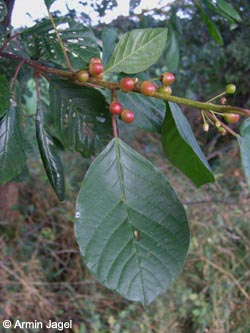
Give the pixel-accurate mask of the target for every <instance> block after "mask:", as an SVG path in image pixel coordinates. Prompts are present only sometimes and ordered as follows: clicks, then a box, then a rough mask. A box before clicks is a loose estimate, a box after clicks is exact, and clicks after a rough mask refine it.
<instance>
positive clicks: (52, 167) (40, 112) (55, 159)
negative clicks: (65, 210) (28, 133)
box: [36, 101, 65, 201]
mask: <svg viewBox="0 0 250 333" xmlns="http://www.w3.org/2000/svg"><path fill="white" fill-rule="evenodd" d="M44 112H45V105H44V104H43V102H41V101H38V104H37V114H36V137H37V142H38V147H39V151H40V155H41V159H42V162H43V165H44V169H45V171H46V174H47V176H48V179H49V181H50V184H51V186H52V187H53V189H54V191H55V193H56V195H57V197H58V199H59V200H61V201H63V200H64V197H65V185H64V173H63V166H62V163H61V160H60V157H59V155H58V153H57V150H56V147H55V144H54V142H53V138H52V136H51V134H50V133H49V129H48V128H47V127H46V125H45V122H44Z"/></svg>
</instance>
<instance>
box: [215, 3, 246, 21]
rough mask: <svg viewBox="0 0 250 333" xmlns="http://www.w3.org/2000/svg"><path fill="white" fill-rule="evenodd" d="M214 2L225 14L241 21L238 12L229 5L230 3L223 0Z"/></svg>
mask: <svg viewBox="0 0 250 333" xmlns="http://www.w3.org/2000/svg"><path fill="white" fill-rule="evenodd" d="M216 4H217V6H218V7H219V8H220V9H221V10H222V11H223V12H224V13H225V14H227V15H228V16H230V17H232V18H233V19H234V20H235V21H237V22H241V17H240V15H239V13H238V12H237V11H236V10H235V9H234V8H233V7H232V6H231V5H230V3H228V2H227V1H224V0H216Z"/></svg>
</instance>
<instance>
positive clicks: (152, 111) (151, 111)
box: [117, 92, 166, 133]
mask: <svg viewBox="0 0 250 333" xmlns="http://www.w3.org/2000/svg"><path fill="white" fill-rule="evenodd" d="M117 95H118V100H119V102H120V103H121V104H122V105H123V107H124V108H126V109H131V110H133V112H134V114H135V120H134V122H133V125H134V126H137V127H139V128H142V129H144V130H146V131H150V132H156V133H160V132H161V127H162V123H163V119H164V115H165V108H166V107H165V103H164V102H162V101H161V100H159V99H156V98H152V97H145V96H143V95H141V94H136V93H132V92H131V93H129V94H127V93H122V92H119V93H118V94H117Z"/></svg>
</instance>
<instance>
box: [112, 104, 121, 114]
mask: <svg viewBox="0 0 250 333" xmlns="http://www.w3.org/2000/svg"><path fill="white" fill-rule="evenodd" d="M109 111H110V112H111V113H113V114H116V115H119V114H121V113H122V105H121V103H119V102H112V103H111V104H110V105H109Z"/></svg>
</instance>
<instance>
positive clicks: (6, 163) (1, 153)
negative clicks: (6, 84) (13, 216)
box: [0, 87, 26, 184]
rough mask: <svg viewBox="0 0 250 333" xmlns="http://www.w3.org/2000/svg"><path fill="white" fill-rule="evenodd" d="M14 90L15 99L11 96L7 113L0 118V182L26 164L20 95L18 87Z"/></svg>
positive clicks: (10, 176) (6, 179)
mask: <svg viewBox="0 0 250 333" xmlns="http://www.w3.org/2000/svg"><path fill="white" fill-rule="evenodd" d="M15 91H16V98H15V100H14V98H13V101H12V103H11V104H10V107H9V109H8V111H7V113H6V114H5V115H4V116H3V117H2V118H0V184H5V183H7V182H8V181H10V180H12V179H14V178H15V177H16V176H17V175H18V174H19V173H20V172H21V171H22V170H23V168H24V167H25V165H26V156H25V149H24V138H23V134H22V128H21V121H20V115H19V112H20V109H21V95H20V92H19V90H18V87H17V88H16V89H15Z"/></svg>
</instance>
